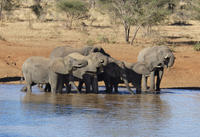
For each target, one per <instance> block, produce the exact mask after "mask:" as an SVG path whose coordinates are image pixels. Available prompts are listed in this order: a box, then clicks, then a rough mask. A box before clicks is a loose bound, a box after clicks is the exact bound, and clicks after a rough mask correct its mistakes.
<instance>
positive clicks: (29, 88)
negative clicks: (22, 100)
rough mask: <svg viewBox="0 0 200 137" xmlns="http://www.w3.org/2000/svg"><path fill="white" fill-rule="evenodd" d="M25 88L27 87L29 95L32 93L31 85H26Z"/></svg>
mask: <svg viewBox="0 0 200 137" xmlns="http://www.w3.org/2000/svg"><path fill="white" fill-rule="evenodd" d="M26 87H27V93H28V94H30V93H31V92H32V86H31V84H27V85H26Z"/></svg>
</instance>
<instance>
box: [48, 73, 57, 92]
mask: <svg viewBox="0 0 200 137" xmlns="http://www.w3.org/2000/svg"><path fill="white" fill-rule="evenodd" d="M49 84H50V85H51V93H52V94H56V89H57V84H58V76H57V75H56V74H53V73H52V74H51V75H50V78H49Z"/></svg>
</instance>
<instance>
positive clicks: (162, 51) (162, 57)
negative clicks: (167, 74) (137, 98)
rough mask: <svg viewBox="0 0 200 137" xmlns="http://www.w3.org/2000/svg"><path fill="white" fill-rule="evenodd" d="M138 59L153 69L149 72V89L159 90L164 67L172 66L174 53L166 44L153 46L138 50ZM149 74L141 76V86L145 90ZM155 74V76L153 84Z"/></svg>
mask: <svg viewBox="0 0 200 137" xmlns="http://www.w3.org/2000/svg"><path fill="white" fill-rule="evenodd" d="M138 61H140V62H146V63H147V64H148V66H151V67H153V68H154V70H155V71H153V72H151V74H150V89H149V90H150V91H157V92H159V91H160V83H161V80H162V76H163V72H164V67H167V68H168V67H172V66H173V64H174V61H175V57H174V54H173V53H172V51H171V50H170V49H169V48H168V47H167V46H154V47H149V48H145V49H143V50H142V51H140V53H139V55H138ZM148 76H149V75H143V76H142V88H143V90H144V91H147V78H148ZM155 76H157V80H156V86H155Z"/></svg>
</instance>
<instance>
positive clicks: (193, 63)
mask: <svg viewBox="0 0 200 137" xmlns="http://www.w3.org/2000/svg"><path fill="white" fill-rule="evenodd" d="M157 29H159V30H160V35H161V36H162V38H163V37H164V38H166V39H167V43H168V45H169V46H170V47H171V48H172V49H173V51H174V54H175V56H176V61H175V64H174V66H173V67H172V68H170V69H167V70H165V73H164V76H163V81H162V83H161V87H162V88H172V87H180V88H186V87H200V78H199V77H200V71H199V68H200V52H197V51H194V49H193V44H194V43H195V42H196V41H198V40H199V37H200V31H199V30H200V25H199V23H195V25H189V26H165V27H159V28H157ZM142 35H143V33H142V30H141V32H140V33H139V34H138V36H137V39H136V41H135V44H134V46H131V45H129V44H126V43H124V42H123V29H122V28H121V27H119V28H116V27H109V26H103V27H102V26H93V27H87V28H86V30H85V28H84V29H78V30H66V29H64V27H63V23H62V22H61V23H53V22H52V23H34V24H33V26H32V28H30V27H29V25H28V23H27V22H16V23H5V22H4V23H1V24H0V36H1V38H0V39H1V40H0V81H1V83H20V82H19V81H17V82H14V81H12V80H14V79H12V78H13V77H21V66H22V64H23V62H24V61H25V60H26V59H27V58H28V57H30V56H44V57H48V56H49V54H50V52H51V51H52V50H53V49H54V48H55V47H57V46H62V45H70V46H73V47H75V48H78V47H82V46H84V45H86V44H87V43H88V41H92V42H93V43H95V44H97V45H100V46H102V47H103V48H104V49H105V51H106V52H108V53H109V54H110V55H111V56H113V57H114V58H116V59H119V60H122V61H127V62H135V61H136V58H137V55H138V52H139V51H140V50H141V49H143V48H144V47H145V46H149V45H154V42H153V41H152V39H151V38H149V37H147V38H146V37H143V36H142ZM103 36H104V37H106V38H108V39H109V40H110V42H109V43H103V42H102V37H103ZM158 38H160V37H158ZM4 39H5V40H4ZM111 41H112V42H111ZM8 78H11V79H8ZM8 80H9V81H10V82H8ZM3 81H4V82H3Z"/></svg>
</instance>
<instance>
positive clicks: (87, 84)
mask: <svg viewBox="0 0 200 137" xmlns="http://www.w3.org/2000/svg"><path fill="white" fill-rule="evenodd" d="M83 79H84V82H85V89H86V91H85V93H90V92H91V78H90V76H88V75H84V77H83Z"/></svg>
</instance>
